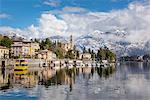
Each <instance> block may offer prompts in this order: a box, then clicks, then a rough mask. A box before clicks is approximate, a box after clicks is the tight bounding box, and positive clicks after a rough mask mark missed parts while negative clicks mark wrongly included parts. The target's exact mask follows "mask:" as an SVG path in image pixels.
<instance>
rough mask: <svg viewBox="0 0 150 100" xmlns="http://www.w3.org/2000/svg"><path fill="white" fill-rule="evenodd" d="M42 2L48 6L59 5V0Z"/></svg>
mask: <svg viewBox="0 0 150 100" xmlns="http://www.w3.org/2000/svg"><path fill="white" fill-rule="evenodd" d="M43 4H45V5H48V6H52V7H57V6H59V5H60V1H58V0H45V1H44V2H43Z"/></svg>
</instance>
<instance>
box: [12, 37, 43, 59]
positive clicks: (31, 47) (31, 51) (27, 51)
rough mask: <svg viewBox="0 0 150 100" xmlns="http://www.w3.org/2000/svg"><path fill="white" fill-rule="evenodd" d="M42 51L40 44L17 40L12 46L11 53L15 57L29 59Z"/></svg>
mask: <svg viewBox="0 0 150 100" xmlns="http://www.w3.org/2000/svg"><path fill="white" fill-rule="evenodd" d="M38 49H40V47H39V44H38V43H32V42H30V41H23V40H15V41H13V44H12V45H11V53H12V55H13V56H14V57H17V58H18V57H22V58H29V57H34V56H35V51H36V50H38Z"/></svg>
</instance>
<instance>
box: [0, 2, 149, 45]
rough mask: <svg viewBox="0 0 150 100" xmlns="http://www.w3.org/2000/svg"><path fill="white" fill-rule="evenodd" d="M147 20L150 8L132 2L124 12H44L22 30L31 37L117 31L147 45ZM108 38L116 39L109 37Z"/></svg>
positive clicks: (73, 9) (129, 39) (127, 39)
mask: <svg viewBox="0 0 150 100" xmlns="http://www.w3.org/2000/svg"><path fill="white" fill-rule="evenodd" d="M146 2H147V1H146ZM149 18H150V5H149V4H148V3H145V2H142V3H141V2H133V3H130V4H129V6H128V8H126V9H122V10H113V11H110V12H91V11H88V10H87V9H84V8H79V7H64V8H63V9H62V10H53V11H47V12H44V13H43V14H41V17H40V18H39V25H38V26H35V25H31V26H29V27H27V28H25V29H24V30H23V31H25V32H27V33H28V34H31V35H28V36H32V37H47V36H48V37H49V36H52V35H65V36H68V35H70V34H72V35H74V36H80V35H83V34H88V33H92V32H94V31H95V30H100V31H109V30H114V29H119V30H125V31H127V32H128V36H127V37H126V39H125V40H126V41H129V42H146V41H148V40H150V37H149V35H150V33H149V32H150V28H149V26H150V20H149ZM0 30H1V29H0ZM106 38H107V37H106ZM108 39H116V37H115V38H113V36H112V35H110V36H108Z"/></svg>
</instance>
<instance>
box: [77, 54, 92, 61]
mask: <svg viewBox="0 0 150 100" xmlns="http://www.w3.org/2000/svg"><path fill="white" fill-rule="evenodd" d="M79 59H85V60H89V59H91V54H90V53H81V54H80V55H79Z"/></svg>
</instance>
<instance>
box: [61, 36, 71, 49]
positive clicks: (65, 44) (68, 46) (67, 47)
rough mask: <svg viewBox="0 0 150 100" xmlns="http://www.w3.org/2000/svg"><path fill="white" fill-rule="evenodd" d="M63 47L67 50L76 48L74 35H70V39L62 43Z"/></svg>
mask: <svg viewBox="0 0 150 100" xmlns="http://www.w3.org/2000/svg"><path fill="white" fill-rule="evenodd" d="M61 48H62V49H63V50H65V51H66V52H67V51H69V50H73V49H74V44H73V39H72V35H71V36H70V41H69V42H66V43H61Z"/></svg>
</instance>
